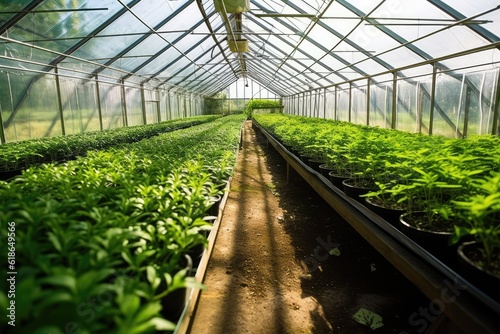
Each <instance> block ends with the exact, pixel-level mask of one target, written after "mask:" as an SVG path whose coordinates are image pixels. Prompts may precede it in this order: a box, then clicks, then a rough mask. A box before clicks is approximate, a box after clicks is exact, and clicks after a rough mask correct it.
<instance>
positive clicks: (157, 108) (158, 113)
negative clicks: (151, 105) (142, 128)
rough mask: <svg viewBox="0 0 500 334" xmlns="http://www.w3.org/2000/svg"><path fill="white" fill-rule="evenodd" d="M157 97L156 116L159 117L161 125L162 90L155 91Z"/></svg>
mask: <svg viewBox="0 0 500 334" xmlns="http://www.w3.org/2000/svg"><path fill="white" fill-rule="evenodd" d="M154 92H155V97H156V99H155V100H156V114H157V116H158V123H161V113H160V106H161V105H160V90H159V89H158V88H156V89H155V91H154Z"/></svg>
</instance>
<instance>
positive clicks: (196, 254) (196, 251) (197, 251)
mask: <svg viewBox="0 0 500 334" xmlns="http://www.w3.org/2000/svg"><path fill="white" fill-rule="evenodd" d="M207 232H208V231H207ZM204 252H205V245H203V244H198V245H196V246H194V247H193V248H190V249H189V250H188V251H187V255H189V257H191V259H192V261H193V264H192V266H193V268H198V265H199V264H200V261H201V258H202V257H203V253H204Z"/></svg>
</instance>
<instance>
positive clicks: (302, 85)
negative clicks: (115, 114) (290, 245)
mask: <svg viewBox="0 0 500 334" xmlns="http://www.w3.org/2000/svg"><path fill="white" fill-rule="evenodd" d="M36 3H37V2H36V1H27V0H22V1H13V0H5V1H1V3H0V31H2V32H3V34H2V37H1V38H2V39H1V40H0V55H1V57H0V69H2V67H3V69H14V68H15V69H16V71H19V70H22V69H25V70H27V71H28V70H29V71H39V72H40V73H43V72H44V71H49V70H51V69H53V66H52V67H51V66H48V65H49V64H52V65H55V64H57V66H59V69H60V72H62V73H65V74H68V75H71V73H73V74H72V75H74V76H76V77H85V76H88V77H89V78H92V77H93V76H95V74H99V76H100V77H105V76H109V78H106V79H105V80H109V81H115V82H116V81H118V80H119V79H120V78H124V79H125V80H126V81H128V82H129V83H130V84H137V83H141V82H148V79H149V80H150V81H149V83H150V84H152V85H153V84H154V85H158V84H161V81H162V80H165V79H169V78H170V79H169V81H168V82H167V85H172V84H176V85H178V86H179V87H176V88H174V89H177V88H178V89H182V90H183V91H185V90H187V91H190V90H193V91H195V92H214V90H220V89H224V88H225V87H224V85H228V84H230V83H231V82H234V81H235V80H237V79H238V78H241V77H242V76H247V77H248V78H250V77H252V78H253V79H254V80H256V81H260V82H261V83H262V84H263V85H265V86H266V87H267V88H268V89H271V90H273V91H276V92H279V93H282V94H292V93H297V92H301V91H303V90H308V89H316V88H320V87H325V86H327V87H328V86H332V85H333V84H339V83H342V82H345V81H348V80H353V79H359V78H364V77H365V76H366V75H376V74H379V73H385V72H386V71H388V70H392V69H399V73H398V75H400V76H401V78H404V77H405V76H408V77H416V76H419V75H423V74H425V75H429V73H431V71H432V65H431V64H425V65H422V66H419V67H416V68H406V67H407V66H410V65H414V64H419V63H422V62H425V61H426V60H432V59H435V58H439V64H438V65H439V69H440V71H446V70H447V69H451V70H453V69H457V68H470V67H471V66H477V68H476V70H477V69H490V68H496V67H498V66H499V65H498V62H500V51H499V49H498V42H499V41H500V38H499V37H498V36H499V35H500V24H498V23H499V22H500V9H497V6H498V0H482V1H477V0H453V1H452V0H413V1H411V2H404V4H403V2H401V1H390V0H389V1H383V0H335V1H326V0H315V1H306V0H287V1H282V0H252V1H251V11H250V12H245V13H243V15H242V16H241V17H242V22H241V25H239V24H236V22H235V15H233V14H230V15H229V20H230V21H231V24H230V25H231V26H233V27H236V26H238V27H241V30H242V31H241V34H239V33H238V31H236V37H237V38H241V39H247V40H248V44H249V52H248V53H242V54H237V53H234V52H231V51H230V50H229V47H228V43H227V40H228V39H231V38H232V36H230V35H228V32H227V31H226V27H227V26H229V25H226V24H225V23H224V17H223V16H222V15H221V14H220V13H216V12H215V9H214V4H213V0H203V1H202V2H201V3H202V6H203V9H204V11H200V10H199V8H198V2H196V1H193V0H176V1H170V0H168V1H157V0H141V1H138V0H120V1H115V0H82V1H75V0H45V1H40V5H38V6H36V5H35V4H36ZM29 5H32V8H31V11H32V12H31V13H19V11H20V10H23V9H24V8H27V7H26V6H29ZM127 6H128V7H127ZM41 11H43V12H41ZM202 14H206V16H205V17H204V16H203V15H202ZM11 18H15V19H16V20H13V21H12V22H9V21H8V20H9V19H11ZM466 19H469V22H466V23H467V24H465V23H464V22H461V23H460V25H458V24H457V22H459V21H460V20H462V21H463V20H466ZM470 20H473V21H470ZM207 23H208V25H207ZM2 29H3V30H2ZM211 32H215V34H211ZM23 43H24V44H23ZM495 43H497V44H495ZM479 47H481V48H485V47H489V48H490V49H489V50H486V51H480V52H476V53H474V54H471V55H466V56H461V57H457V58H451V59H449V57H448V56H450V55H452V54H458V53H459V52H463V51H467V50H470V49H472V48H479ZM481 50H482V49H481ZM63 53H67V54H66V55H64V54H63ZM73 57H77V58H76V59H75V58H73ZM79 58H81V59H79ZM83 59H87V60H89V61H90V62H85V61H83ZM228 61H229V62H230V63H228ZM101 64H102V65H101ZM402 67H404V69H402V70H401V68H402ZM464 70H466V69H464ZM473 70H474V69H471V71H473ZM384 77H385V75H384ZM388 77H389V80H392V77H391V75H390V74H388ZM153 78H155V79H154V80H153Z"/></svg>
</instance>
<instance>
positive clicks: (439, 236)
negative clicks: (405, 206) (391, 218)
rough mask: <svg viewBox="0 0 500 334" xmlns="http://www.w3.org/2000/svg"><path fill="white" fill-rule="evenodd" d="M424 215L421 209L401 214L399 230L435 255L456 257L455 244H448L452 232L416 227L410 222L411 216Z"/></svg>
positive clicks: (449, 258) (447, 258)
mask: <svg viewBox="0 0 500 334" xmlns="http://www.w3.org/2000/svg"><path fill="white" fill-rule="evenodd" d="M425 215H426V213H425V212H423V211H414V212H407V213H404V214H402V215H401V216H400V218H399V222H400V230H401V232H403V233H404V234H405V235H406V236H407V237H409V238H410V239H412V240H413V241H415V242H416V243H417V244H419V245H420V246H421V247H423V248H425V249H426V250H427V251H429V252H430V253H432V254H434V255H435V256H436V257H438V258H441V259H444V260H453V259H454V258H455V257H456V255H455V254H456V250H457V246H456V245H455V246H453V245H450V244H449V241H450V238H451V236H452V232H441V231H432V230H430V229H423V228H419V227H416V226H415V225H414V224H412V220H411V217H412V216H415V217H422V216H425Z"/></svg>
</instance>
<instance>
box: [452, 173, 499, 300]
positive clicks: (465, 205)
mask: <svg viewBox="0 0 500 334" xmlns="http://www.w3.org/2000/svg"><path fill="white" fill-rule="evenodd" d="M475 187H476V193H475V194H472V195H471V196H469V197H468V198H466V199H464V200H461V201H454V204H455V206H456V209H457V211H458V214H459V215H460V216H461V217H463V218H464V220H465V221H466V222H467V224H466V225H465V226H464V225H459V226H455V228H454V234H453V238H452V242H453V243H459V242H460V240H463V239H464V237H472V238H473V241H467V242H463V243H462V244H460V245H459V247H458V254H459V258H460V259H461V263H462V265H463V266H464V267H465V268H466V270H465V271H464V273H465V274H466V275H468V276H469V277H471V279H473V280H474V281H476V282H479V283H480V284H481V285H483V286H485V287H488V286H490V287H494V288H493V289H492V291H493V290H494V291H495V293H496V294H497V297H498V295H499V293H498V289H497V287H498V284H499V283H500V173H498V172H496V173H492V174H491V175H490V176H488V177H485V178H483V179H481V180H480V181H478V182H477V183H476V184H475Z"/></svg>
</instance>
